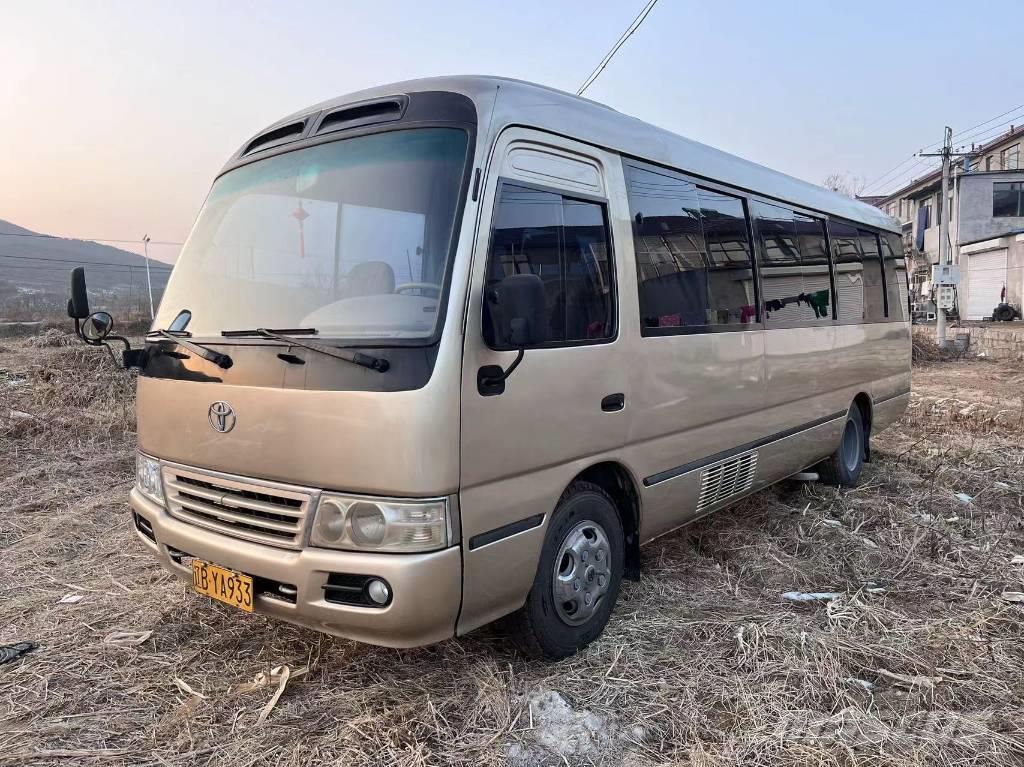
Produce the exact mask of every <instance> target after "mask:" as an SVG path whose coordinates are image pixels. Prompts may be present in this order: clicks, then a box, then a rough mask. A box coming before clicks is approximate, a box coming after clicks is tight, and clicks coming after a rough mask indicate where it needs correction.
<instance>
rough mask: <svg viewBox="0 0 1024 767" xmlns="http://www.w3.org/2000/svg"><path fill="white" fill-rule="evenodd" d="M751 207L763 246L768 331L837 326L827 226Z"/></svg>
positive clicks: (799, 216) (756, 204)
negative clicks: (833, 309) (802, 326)
mask: <svg viewBox="0 0 1024 767" xmlns="http://www.w3.org/2000/svg"><path fill="white" fill-rule="evenodd" d="M750 205H751V210H750V214H751V216H752V217H753V218H754V220H755V222H756V226H757V236H758V240H759V242H760V246H761V247H760V253H759V261H758V265H759V269H760V272H761V292H762V296H761V305H762V306H763V307H764V316H765V323H766V325H767V327H769V328H771V327H788V326H793V325H806V324H825V323H829V322H831V321H832V279H831V274H830V270H829V260H828V247H827V244H826V239H825V225H824V222H823V221H822V220H821V219H817V218H812V217H810V216H805V215H803V214H800V213H797V212H795V211H792V210H790V209H789V208H783V207H781V206H779V205H770V204H768V203H764V202H752V203H751V204H750Z"/></svg>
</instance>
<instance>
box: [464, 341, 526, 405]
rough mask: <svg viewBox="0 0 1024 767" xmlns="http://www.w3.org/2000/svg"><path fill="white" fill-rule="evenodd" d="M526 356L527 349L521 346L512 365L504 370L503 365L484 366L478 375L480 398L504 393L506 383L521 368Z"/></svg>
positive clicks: (477, 384)
mask: <svg viewBox="0 0 1024 767" xmlns="http://www.w3.org/2000/svg"><path fill="white" fill-rule="evenodd" d="M525 355H526V347H524V346H520V347H519V348H518V349H516V358H515V359H514V360H512V364H511V365H509V366H508V367H507V368H505V369H504V370H503V369H502V368H501V365H484V366H483V367H482V368H480V369H479V370H478V371H477V373H476V390H477V391H478V392H480V396H482V397H493V396H495V395H496V394H502V393H504V391H505V381H506V380H507V379H508V377H509V376H510V375H512V373H514V372H515V369H516V368H517V367H519V363H520V362H522V361H523V357H524V356H525Z"/></svg>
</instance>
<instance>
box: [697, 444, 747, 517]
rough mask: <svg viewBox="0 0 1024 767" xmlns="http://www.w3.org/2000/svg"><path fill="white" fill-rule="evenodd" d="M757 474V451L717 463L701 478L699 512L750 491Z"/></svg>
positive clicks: (707, 469) (706, 470)
mask: <svg viewBox="0 0 1024 767" xmlns="http://www.w3.org/2000/svg"><path fill="white" fill-rule="evenodd" d="M756 474H757V451H751V452H749V453H741V454H740V455H737V456H736V457H734V458H730V459H728V460H726V461H722V462H720V463H716V464H714V465H712V466H709V467H708V468H706V469H705V470H704V473H703V474H701V476H700V498H698V500H697V511H704V509H706V508H708V507H709V506H713V505H714V504H716V503H718V502H719V501H724V500H725V499H726V498H730V497H731V496H734V495H737V494H739V493H742V492H745V491H746V490H749V489H750V488H751V486H752V485H753V484H754V476H755V475H756Z"/></svg>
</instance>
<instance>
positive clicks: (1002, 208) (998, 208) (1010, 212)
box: [992, 182, 1024, 218]
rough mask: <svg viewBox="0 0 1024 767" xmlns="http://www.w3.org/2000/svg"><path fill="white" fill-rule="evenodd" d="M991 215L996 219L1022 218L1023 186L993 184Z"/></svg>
mask: <svg viewBox="0 0 1024 767" xmlns="http://www.w3.org/2000/svg"><path fill="white" fill-rule="evenodd" d="M992 215H993V216H994V217H997V218H1004V217H1008V216H1024V184H1022V183H1019V182H1015V183H1009V184H1002V183H1001V184H993V185H992Z"/></svg>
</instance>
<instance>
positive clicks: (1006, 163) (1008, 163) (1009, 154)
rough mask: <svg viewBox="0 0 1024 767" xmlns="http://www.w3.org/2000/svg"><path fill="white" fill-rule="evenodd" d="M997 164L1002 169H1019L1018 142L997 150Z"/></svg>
mask: <svg viewBox="0 0 1024 767" xmlns="http://www.w3.org/2000/svg"><path fill="white" fill-rule="evenodd" d="M999 165H1000V166H1001V168H1002V169H1003V170H1018V169H1020V144H1014V145H1013V146H1008V147H1006V149H1003V150H1001V151H1000V152H999Z"/></svg>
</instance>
